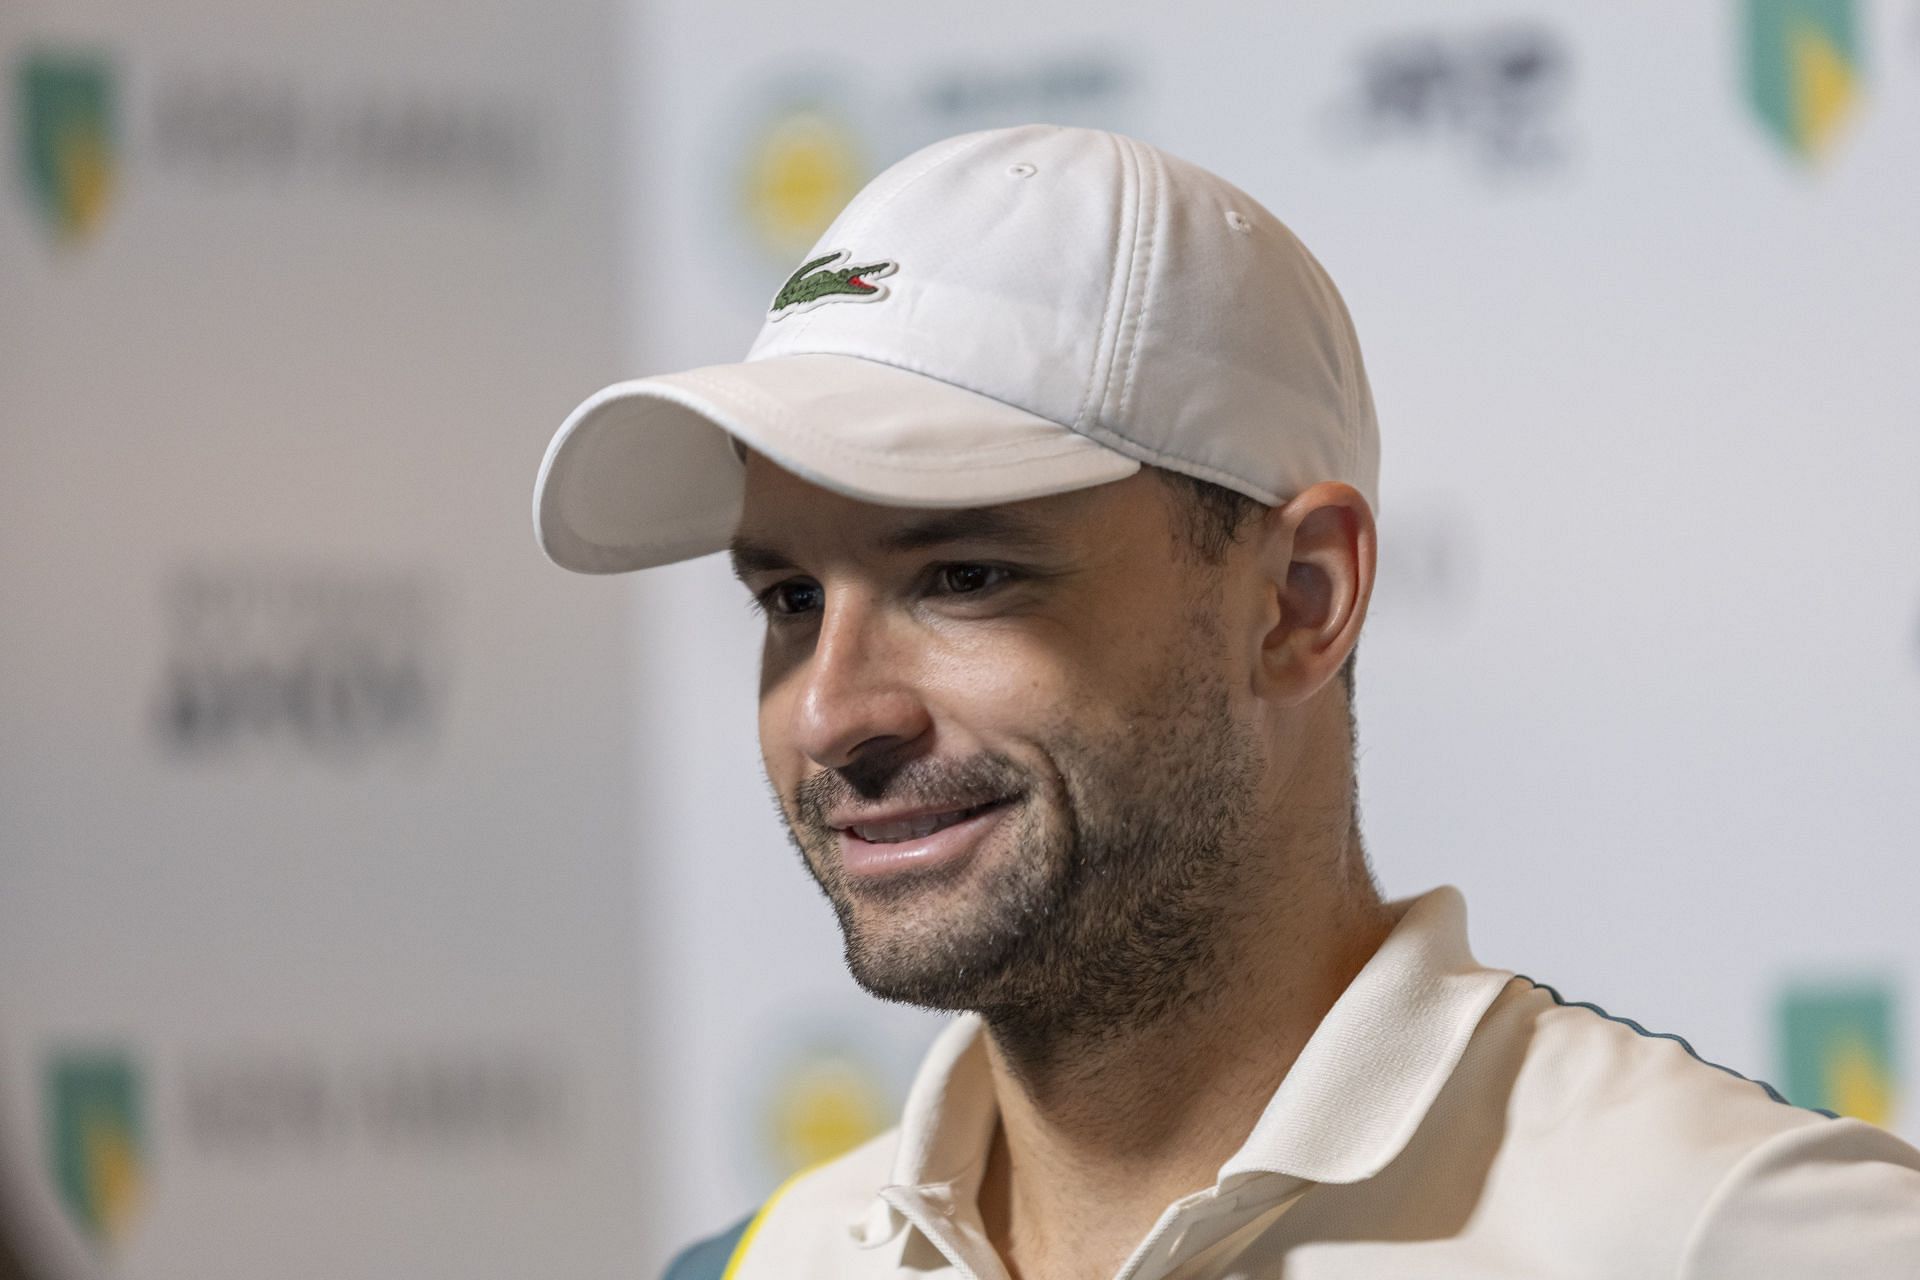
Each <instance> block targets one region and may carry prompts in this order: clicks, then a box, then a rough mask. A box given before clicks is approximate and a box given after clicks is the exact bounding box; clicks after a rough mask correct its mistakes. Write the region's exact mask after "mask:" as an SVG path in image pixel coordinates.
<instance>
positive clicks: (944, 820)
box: [835, 797, 1017, 879]
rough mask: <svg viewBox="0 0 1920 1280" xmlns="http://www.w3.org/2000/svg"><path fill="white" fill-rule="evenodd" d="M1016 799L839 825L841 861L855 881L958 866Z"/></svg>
mask: <svg viewBox="0 0 1920 1280" xmlns="http://www.w3.org/2000/svg"><path fill="white" fill-rule="evenodd" d="M1016 798H1017V797H1009V798H1008V799H1002V800H990V801H987V802H985V803H983V804H977V805H972V806H969V807H967V808H964V809H945V810H937V811H932V812H922V813H915V814H908V815H904V816H901V815H897V814H895V815H889V816H888V818H887V819H886V820H884V821H879V822H868V821H866V820H862V821H860V822H857V823H854V824H852V825H851V826H848V827H841V828H839V829H838V830H837V831H836V832H835V839H836V842H837V843H838V844H839V846H840V865H841V867H842V869H843V870H845V871H846V873H847V874H848V875H850V876H853V877H855V878H856V879H877V878H880V877H884V876H890V875H893V874H896V873H899V872H906V871H929V870H932V869H934V868H935V867H945V866H951V865H955V864H958V863H959V862H961V861H963V860H964V859H966V858H967V857H969V856H971V855H972V853H973V852H974V850H976V849H977V848H978V847H979V846H980V844H981V842H982V841H983V840H984V839H985V838H986V837H987V836H988V835H989V834H990V833H991V832H992V830H993V829H994V828H995V827H997V826H999V825H1000V821H1001V818H1002V816H1003V815H1004V814H1006V813H1007V812H1008V811H1009V810H1010V809H1011V808H1012V807H1013V804H1012V801H1013V799H1016Z"/></svg>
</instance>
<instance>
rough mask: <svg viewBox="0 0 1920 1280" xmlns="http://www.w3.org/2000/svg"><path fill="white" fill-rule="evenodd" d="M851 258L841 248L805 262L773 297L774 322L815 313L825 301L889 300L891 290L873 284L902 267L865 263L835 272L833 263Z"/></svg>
mask: <svg viewBox="0 0 1920 1280" xmlns="http://www.w3.org/2000/svg"><path fill="white" fill-rule="evenodd" d="M851 256H852V254H851V253H850V252H849V251H848V250H846V249H841V250H839V251H837V252H835V253H829V254H827V255H825V256H824V257H819V258H815V259H813V260H812V261H811V262H804V263H802V264H801V265H800V269H799V270H798V271H796V272H794V273H793V274H792V275H790V276H788V277H787V282H786V283H785V284H783V285H781V286H780V292H779V293H776V294H775V295H773V306H772V307H770V308H768V310H769V311H771V312H772V315H773V319H775V320H779V319H782V318H783V317H786V316H790V315H793V314H794V313H795V312H799V311H808V310H811V309H812V308H814V307H817V306H819V305H820V304H821V303H823V302H872V301H874V300H875V299H878V298H884V297H886V295H887V287H886V286H885V285H881V284H874V283H873V282H874V281H875V280H877V279H879V278H880V277H881V276H890V275H892V274H893V272H894V269H895V268H896V267H897V266H898V265H899V264H897V263H893V262H865V263H854V264H851V265H848V266H844V267H841V268H839V269H837V270H836V269H834V267H833V265H832V264H833V263H836V262H838V261H840V260H841V259H842V258H847V257H851Z"/></svg>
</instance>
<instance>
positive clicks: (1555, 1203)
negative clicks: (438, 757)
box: [690, 886, 1920, 1280]
mask: <svg viewBox="0 0 1920 1280" xmlns="http://www.w3.org/2000/svg"><path fill="white" fill-rule="evenodd" d="M1392 905H1393V908H1394V909H1395V910H1396V911H1398V912H1400V913H1401V914H1400V919H1399V922H1398V924H1397V925H1396V927H1395V928H1394V930H1393V932H1392V933H1391V935H1389V937H1388V938H1387V940H1386V942H1385V943H1384V944H1383V945H1382V946H1381V948H1380V950H1379V951H1378V952H1377V953H1376V954H1375V955H1374V956H1373V958H1372V959H1371V960H1369V961H1368V962H1367V964H1366V966H1365V967H1364V968H1363V969H1362V970H1361V972H1360V973H1359V975H1358V976H1357V977H1356V978H1355V979H1354V980H1353V982H1352V984H1351V985H1350V986H1349V987H1348V988H1347V990H1346V991H1345V992H1344V993H1343V994H1342V995H1341V996H1340V998H1339V1000H1338V1001H1337V1002H1336V1003H1335V1004H1334V1006H1333V1008H1332V1010H1331V1011H1329V1012H1328V1014H1327V1016H1326V1018H1325V1019H1323V1020H1322V1022H1321V1023H1320V1026H1319V1027H1318V1028H1317V1029H1316V1030H1315V1031H1314V1033H1313V1036H1312V1037H1311V1039H1309V1041H1308V1042H1307V1045H1306V1048H1305V1049H1304V1050H1303V1051H1302V1052H1301V1054H1300V1057H1299V1059H1298V1060H1297V1061H1296V1062H1295V1063H1294V1065H1293V1067H1292V1069H1291V1070H1290V1071H1289V1072H1288V1073H1287V1076H1286V1078H1285V1079H1284V1080H1283V1081H1282V1082H1281V1084H1280V1087H1279V1088H1278V1089H1277V1090H1276V1091H1275V1092H1274V1095H1273V1098H1272V1100H1271V1101H1270V1102H1269V1103H1268V1104H1267V1107H1266V1109H1265V1111H1264V1112H1263V1113H1262V1114H1261V1116H1260V1119H1259V1121H1258V1122H1257V1123H1256V1124H1255V1125H1254V1128H1253V1132H1252V1134H1251V1135H1250V1136H1249V1137H1248V1138H1247V1140H1246V1142H1245V1144H1244V1145H1242V1146H1241V1148H1240V1150H1239V1151H1237V1152H1235V1153H1234V1155H1233V1157H1232V1158H1231V1159H1229V1160H1228V1161H1227V1162H1226V1164H1224V1165H1222V1166H1221V1168H1220V1172H1219V1176H1218V1178H1217V1179H1216V1180H1215V1181H1214V1184H1213V1185H1212V1186H1210V1187H1206V1188H1204V1189H1202V1190H1199V1191H1196V1192H1194V1193H1193V1194H1192V1195H1189V1196H1187V1197H1185V1198H1183V1199H1181V1200H1178V1201H1176V1202H1174V1203H1173V1204H1171V1205H1169V1206H1167V1209H1166V1211H1165V1212H1164V1213H1163V1214H1162V1215H1161V1217H1160V1220H1159V1221H1158V1222H1157V1223H1156V1224H1155V1225H1154V1227H1153V1229H1152V1230H1151V1231H1150V1232H1148V1234H1147V1236H1146V1238H1145V1239H1143V1240H1141V1241H1140V1243H1139V1245H1138V1247H1137V1248H1136V1249H1135V1250H1134V1252H1133V1254H1132V1256H1131V1258H1129V1260H1128V1261H1127V1263H1126V1264H1125V1265H1124V1266H1123V1267H1122V1268H1121V1270H1120V1272H1119V1276H1118V1278H1117V1280H1226V1278H1227V1277H1246V1278H1249V1280H1251V1278H1253V1277H1282V1276H1284V1277H1286V1280H1336V1278H1337V1280H1361V1278H1362V1277H1364V1278H1365V1280H1380V1278H1381V1277H1419V1278H1420V1280H1442V1278H1444V1277H1462V1278H1465V1277H1473V1278H1474V1280H1498V1278H1502V1277H1514V1278H1515V1280H1518V1278H1519V1277H1526V1278H1527V1280H1540V1278H1541V1277H1575V1276H1579V1277H1594V1278H1595V1280H1599V1278H1600V1277H1606V1278H1607V1280H1622V1278H1623V1277H1633V1278H1635V1280H1639V1278H1641V1277H1674V1278H1676V1280H1761V1278H1766V1280H1774V1278H1779V1280H1798V1278H1800V1277H1807V1278H1809V1280H1811V1278H1812V1277H1816V1276H1817V1277H1823V1278H1824V1277H1845V1278H1846V1280H1894V1278H1895V1277H1899V1278H1900V1280H1920V1151H1916V1150H1915V1149H1914V1148H1913V1147H1911V1146H1909V1145H1907V1144H1906V1143H1905V1142H1902V1141H1901V1140H1900V1139H1898V1138H1896V1137H1894V1136H1893V1135H1891V1134H1889V1133H1887V1132H1886V1131H1884V1130H1882V1129H1878V1128H1876V1127H1874V1126H1872V1125H1869V1124H1866V1123H1863V1122H1861V1121H1859V1120H1851V1119H1834V1118H1831V1117H1830V1116H1828V1115H1827V1114H1825V1113H1823V1112H1816V1111H1808V1110H1803V1109H1801V1108H1799V1107H1794V1106H1790V1105H1788V1104H1787V1103H1785V1102H1783V1101H1781V1100H1780V1099H1779V1096H1778V1095H1777V1094H1775V1093H1774V1092H1773V1090H1772V1089H1771V1088H1769V1087H1768V1086H1766V1085H1764V1084H1760V1083H1758V1082H1755V1081H1751V1080H1748V1079H1746V1078H1744V1077H1742V1076H1740V1075H1737V1074H1735V1073H1734V1072H1732V1071H1729V1070H1727V1069H1726V1068H1724V1067H1718V1066H1714V1065H1712V1064H1710V1063H1706V1062H1703V1061H1701V1059H1700V1058H1698V1057H1697V1056H1695V1054H1694V1053H1693V1051H1692V1049H1691V1048H1690V1047H1689V1046H1688V1045H1686V1043H1685V1042H1684V1041H1681V1040H1679V1039H1678V1038H1676V1037H1672V1036H1661V1035H1654V1034H1651V1033H1648V1032H1646V1031H1644V1030H1643V1029H1641V1028H1640V1027H1639V1026H1637V1025H1636V1024H1634V1023H1631V1022H1628V1021H1625V1020H1623V1019H1616V1018H1613V1017H1610V1016H1608V1015H1607V1014H1605V1013H1603V1012H1601V1011H1600V1010H1598V1009H1596V1008H1595V1007H1594V1006H1592V1005H1587V1004H1569V1003H1567V1002H1565V1001H1563V1000H1562V999H1561V998H1560V996H1559V995H1558V993H1556V992H1555V991H1553V989H1552V988H1550V987H1546V986H1542V985H1540V984H1537V983H1535V982H1533V981H1532V980H1530V979H1528V978H1524V977H1519V976H1516V975H1514V974H1512V973H1510V972H1507V971H1505V970H1498V969H1488V968H1485V967H1483V966H1481V965H1480V964H1478V963H1476V962H1475V961H1474V959H1473V956H1472V955H1471V954H1470V953H1469V951H1468V949H1467V937H1466V904H1465V901H1464V900H1463V899H1462V897H1461V895H1460V892H1459V891H1458V890H1457V889H1454V888H1452V887H1451V886H1442V887H1440V888H1438V889H1434V890H1433V891H1431V892H1429V893H1427V894H1425V895H1423V896H1421V897H1418V898H1414V899H1408V900H1403V901H1401V902H1397V903H1394V904H1392ZM983 1034H984V1033H983V1030H982V1027H981V1024H980V1022H979V1020H978V1019H977V1018H974V1017H971V1016H968V1017H963V1018H960V1019H957V1020H956V1021H955V1022H954V1023H953V1024H952V1025H951V1026H949V1027H948V1028H947V1029H946V1030H945V1031H944V1032H943V1033H942V1034H941V1035H940V1037H939V1038H938V1039H937V1040H936V1041H935V1043H934V1045H933V1047H932V1049H931V1050H930V1051H929V1053H928V1054H927V1057H926V1061H925V1063H924V1064H923V1065H922V1067H921V1069H920V1073H919V1076H918V1078H917V1079H916V1081H915V1083H914V1085H913V1089H912V1091H911V1093H910V1095H909V1097H908V1100H907V1104H906V1108H905V1112H904V1114H903V1116H902V1118H901V1123H900V1125H899V1126H898V1128H896V1129H893V1130H889V1131H888V1132H887V1133H885V1134H883V1135H881V1136H880V1137H878V1138H875V1139H874V1140H873V1141H871V1142H869V1143H867V1144H866V1145H865V1146H862V1147H860V1148H858V1149H857V1150H855V1151H853V1152H850V1153H849V1154H847V1155H845V1156H843V1157H841V1158H840V1159H838V1160H835V1161H833V1162H831V1163H829V1164H826V1165H823V1166H821V1167H820V1168H818V1169H815V1170H813V1171H811V1172H808V1173H806V1174H803V1175H801V1176H800V1177H798V1178H796V1179H795V1180H793V1181H792V1182H790V1183H788V1184H787V1186H785V1187H783V1188H782V1189H781V1191H780V1192H779V1193H777V1194H776V1195H775V1196H774V1197H773V1198H772V1199H771V1200H769V1201H768V1202H767V1204H766V1206H765V1207H763V1209H762V1210H761V1212H760V1214H759V1215H758V1216H757V1217H756V1218H755V1219H754V1220H753V1222H752V1223H751V1225H750V1226H748V1227H747V1229H746V1232H745V1234H744V1236H739V1235H738V1234H737V1233H729V1236H730V1237H731V1238H729V1239H726V1240H724V1241H719V1240H717V1241H715V1242H714V1243H713V1244H711V1245H709V1246H708V1256H709V1257H716V1258H718V1257H727V1256H729V1255H730V1257H731V1261H730V1262H729V1263H728V1264H727V1266H726V1270H725V1275H726V1277H727V1280H804V1278H808V1277H818V1278H819V1280H828V1278H831V1280H880V1278H881V1277H907V1276H911V1277H915V1278H916V1280H934V1278H936V1277H938V1278H942V1280H945V1278H948V1277H970V1278H973V1280H1004V1278H1005V1276H1006V1270H1005V1268H1004V1267H1003V1266H1002V1264H1001V1262H1000V1259H999V1257H998V1256H997V1254H996V1253H995V1252H994V1250H993V1248H992V1246H991V1245H990V1244H989V1243H988V1241H987V1238H986V1235H985V1233H984V1231H983V1230H982V1228H981V1223H980V1215H979V1212H978V1210H977V1209H976V1207H975V1193H976V1192H977V1190H978V1188H979V1185H980V1179H981V1175H982V1173H983V1171H984V1169H985V1167H986V1157H987V1149H988V1145H989V1143H990V1141H991V1139H992V1137H993V1133H994V1128H995V1126H996V1124H997V1123H998V1112H997V1108H996V1105H995V1102H994V1098H993V1090H992V1087H991V1081H990V1077H989V1072H988V1064H987V1056H986V1050H985V1041H984V1039H983ZM716 1248H717V1249H718V1252H716V1251H715V1250H716ZM690 1270H691V1269H690Z"/></svg>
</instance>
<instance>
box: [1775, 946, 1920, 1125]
mask: <svg viewBox="0 0 1920 1280" xmlns="http://www.w3.org/2000/svg"><path fill="white" fill-rule="evenodd" d="M1776 1026H1777V1030H1778V1035H1779V1046H1780V1059H1781V1064H1782V1066H1783V1067H1784V1070H1783V1071H1782V1072H1781V1073H1780V1078H1781V1079H1782V1081H1783V1087H1784V1088H1785V1089H1786V1093H1787V1097H1788V1098H1789V1099H1790V1100H1791V1101H1793V1102H1794V1103H1796V1104H1798V1105H1800V1106H1803V1107H1816V1108H1819V1109H1820V1110H1823V1111H1834V1112H1838V1113H1839V1114H1840V1115H1843V1116H1853V1117H1855V1118H1856V1119H1860V1120H1865V1121H1867V1122H1868V1123H1870V1124H1877V1125H1880V1126H1882V1127H1883V1128H1890V1127H1891V1126H1892V1125H1893V1122H1894V1117H1895V1115H1896V1113H1897V1111H1898V1108H1899V1102H1900V1097H1899V1093H1900V1091H1899V1078H1900V1077H1899V1072H1898V1070H1897V1064H1896V1063H1895V1060H1894V1041H1895V1028H1894V992H1893V984H1892V983H1891V982H1887V981H1879V980H1869V981H1860V982H1851V983H1844V984H1810V983H1809V984H1795V985H1792V986H1789V987H1788V988H1787V989H1786V990H1784V991H1783V992H1781V994H1780V997H1779V1001H1778V1004H1777V1006H1776Z"/></svg>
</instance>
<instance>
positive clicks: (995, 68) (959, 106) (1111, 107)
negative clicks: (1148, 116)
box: [917, 53, 1137, 142]
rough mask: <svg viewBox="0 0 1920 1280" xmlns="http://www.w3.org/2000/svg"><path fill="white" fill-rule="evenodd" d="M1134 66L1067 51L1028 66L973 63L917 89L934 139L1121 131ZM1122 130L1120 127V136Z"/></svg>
mask: <svg viewBox="0 0 1920 1280" xmlns="http://www.w3.org/2000/svg"><path fill="white" fill-rule="evenodd" d="M1135 80H1136V76H1135V74H1134V72H1133V70H1132V68H1131V67H1130V66H1129V65H1128V64H1126V63H1124V62H1122V61H1120V60H1119V59H1117V58H1114V57H1112V56H1109V55H1105V54H1098V53H1069V54H1062V55H1057V56H1053V57H1046V58H1040V59H1036V60H1034V61H1031V62H1024V63H1023V62H1020V61H1017V60H1016V61H1012V62H1006V63H1000V62H994V63H974V64H971V65H967V66H949V67H946V68H943V69H940V70H937V71H935V72H933V73H932V74H931V75H929V76H927V77H926V78H925V79H924V80H923V81H922V82H921V84H920V86H919V89H918V94H917V96H918V98H919V101H920V105H921V109H922V110H923V112H924V113H925V115H926V116H927V117H928V119H929V121H930V122H939V123H935V124H933V128H932V136H930V137H928V138H927V139H926V141H928V142H931V141H933V140H934V138H936V137H944V136H945V135H947V134H949V133H955V132H959V131H961V130H965V129H993V128H999V127H1001V126H1003V125H1014V124H1028V123H1031V122H1032V121H1035V120H1045V121H1048V122H1049V123H1052V124H1073V125H1089V126H1092V127H1094V128H1102V129H1119V128H1121V125H1120V122H1119V120H1118V119H1117V117H1119V116H1120V115H1122V114H1123V113H1124V112H1125V110H1126V108H1127V107H1128V105H1129V100H1130V99H1131V98H1132V97H1133V96H1134V94H1135V92H1136V88H1137V86H1136V84H1135ZM1124 131H1125V130H1124V129H1122V132H1124Z"/></svg>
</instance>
